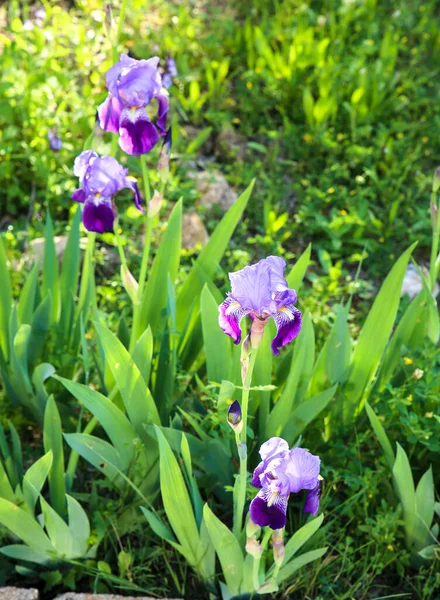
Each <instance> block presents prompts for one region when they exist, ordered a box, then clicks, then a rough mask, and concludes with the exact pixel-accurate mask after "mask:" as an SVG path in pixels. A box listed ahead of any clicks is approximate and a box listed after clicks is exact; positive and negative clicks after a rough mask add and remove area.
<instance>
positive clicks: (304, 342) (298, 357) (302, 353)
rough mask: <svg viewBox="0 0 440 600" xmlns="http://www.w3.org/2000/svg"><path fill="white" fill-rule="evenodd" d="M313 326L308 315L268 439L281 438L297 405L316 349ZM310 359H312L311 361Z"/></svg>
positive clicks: (296, 344) (268, 428) (276, 408)
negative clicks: (298, 393) (301, 379)
mask: <svg viewBox="0 0 440 600" xmlns="http://www.w3.org/2000/svg"><path fill="white" fill-rule="evenodd" d="M314 337H315V336H314V331H313V325H312V322H311V319H310V315H309V314H308V313H306V314H305V315H304V319H303V325H302V328H301V333H300V334H299V336H298V338H297V340H296V342H295V348H294V351H293V356H292V363H291V368H290V373H289V377H288V378H287V382H286V385H285V387H284V389H283V391H282V394H281V396H280V398H279V399H278V401H277V403H276V404H275V406H274V408H273V409H272V412H271V413H270V416H269V421H268V423H267V428H266V435H267V437H273V436H280V435H281V432H282V430H283V428H284V426H285V424H286V423H287V421H288V419H289V417H290V415H291V414H292V410H293V407H294V405H295V395H296V392H297V388H298V385H299V382H300V378H301V377H302V376H303V375H304V372H307V371H308V370H309V368H311V362H312V361H313V354H314V349H315V339H314ZM310 357H312V359H311V360H310Z"/></svg>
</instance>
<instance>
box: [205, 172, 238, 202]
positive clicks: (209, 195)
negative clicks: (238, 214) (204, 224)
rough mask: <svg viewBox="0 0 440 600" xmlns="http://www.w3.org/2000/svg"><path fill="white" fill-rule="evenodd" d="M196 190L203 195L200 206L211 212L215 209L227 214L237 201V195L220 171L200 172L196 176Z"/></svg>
mask: <svg viewBox="0 0 440 600" xmlns="http://www.w3.org/2000/svg"><path fill="white" fill-rule="evenodd" d="M195 180H196V189H197V191H198V192H199V193H200V194H201V195H202V196H201V198H200V201H199V204H200V206H203V207H205V208H206V210H207V211H211V210H212V209H213V208H214V207H216V206H217V207H218V208H220V209H221V210H222V211H223V212H226V211H227V210H228V209H229V208H231V206H232V205H233V204H234V203H235V202H236V200H237V194H236V193H235V192H234V190H233V189H232V188H231V186H230V185H229V183H228V182H227V181H226V178H225V176H224V175H223V174H222V173H220V171H217V170H213V171H200V172H199V173H197V174H196V175H195Z"/></svg>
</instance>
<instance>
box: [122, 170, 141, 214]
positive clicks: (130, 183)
mask: <svg viewBox="0 0 440 600" xmlns="http://www.w3.org/2000/svg"><path fill="white" fill-rule="evenodd" d="M126 181H127V187H128V188H130V190H132V191H133V192H134V204H135V206H136V208H137V209H138V210H140V211H141V212H144V209H143V206H142V196H141V192H140V190H139V186H138V184H137V181H136V179H135V178H134V177H127V179H126Z"/></svg>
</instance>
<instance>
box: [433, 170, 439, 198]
mask: <svg viewBox="0 0 440 600" xmlns="http://www.w3.org/2000/svg"><path fill="white" fill-rule="evenodd" d="M439 189H440V167H438V168H437V169H436V171H435V173H434V178H433V180H432V191H433V192H434V194H436V193H437V192H438V190H439Z"/></svg>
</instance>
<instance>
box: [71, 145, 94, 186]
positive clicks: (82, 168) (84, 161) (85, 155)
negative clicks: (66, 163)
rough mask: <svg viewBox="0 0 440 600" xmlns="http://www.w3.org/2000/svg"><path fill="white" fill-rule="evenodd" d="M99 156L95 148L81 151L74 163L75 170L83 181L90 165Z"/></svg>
mask: <svg viewBox="0 0 440 600" xmlns="http://www.w3.org/2000/svg"><path fill="white" fill-rule="evenodd" d="M97 158H98V155H97V154H96V152H94V151H93V150H84V152H81V154H79V155H78V156H77V157H76V158H75V162H74V163H73V172H74V174H75V175H76V176H77V177H78V178H79V180H80V181H81V182H82V180H83V179H84V175H85V174H86V172H87V169H88V168H89V166H90V165H91V164H92V163H93V162H94V161H95V160H96V159H97Z"/></svg>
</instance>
